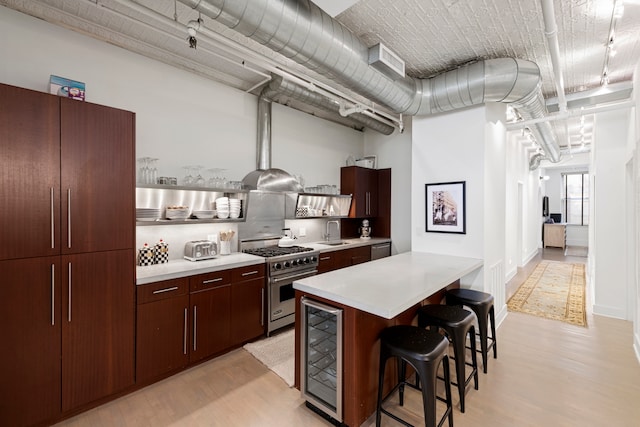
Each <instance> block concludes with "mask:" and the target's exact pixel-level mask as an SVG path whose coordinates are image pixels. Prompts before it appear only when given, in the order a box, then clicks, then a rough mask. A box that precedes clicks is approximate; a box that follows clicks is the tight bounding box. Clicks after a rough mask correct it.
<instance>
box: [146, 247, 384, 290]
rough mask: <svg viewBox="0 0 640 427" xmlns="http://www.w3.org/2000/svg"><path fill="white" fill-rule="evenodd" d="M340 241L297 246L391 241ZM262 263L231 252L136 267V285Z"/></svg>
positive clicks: (322, 250)
mask: <svg viewBox="0 0 640 427" xmlns="http://www.w3.org/2000/svg"><path fill="white" fill-rule="evenodd" d="M342 241H343V242H344V243H345V244H343V245H326V244H322V243H298V245H300V246H305V247H308V248H312V249H314V250H317V251H320V252H331V251H337V250H340V249H347V248H354V247H358V246H368V245H375V244H378V243H385V242H390V241H391V239H386V238H373V237H372V238H371V239H343V240H342ZM264 262H265V258H262V257H259V256H255V255H249V254H245V253H241V252H233V253H231V254H229V255H220V256H218V257H216V258H214V259H210V260H203V261H188V260H186V259H177V260H170V261H169V262H168V263H164V264H155V265H148V266H144V267H136V278H137V279H136V284H137V285H145V284H147V283H153V282H158V281H160V280H169V279H177V278H179V277H187V276H193V275H195V274H202V273H211V272H212V271H219V270H225V269H227V268H237V267H245V266H247V265H255V264H262V263H264Z"/></svg>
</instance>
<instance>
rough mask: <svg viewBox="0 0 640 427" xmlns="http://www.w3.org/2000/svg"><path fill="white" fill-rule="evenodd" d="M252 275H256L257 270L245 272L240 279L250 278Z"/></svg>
mask: <svg viewBox="0 0 640 427" xmlns="http://www.w3.org/2000/svg"><path fill="white" fill-rule="evenodd" d="M252 274H258V270H253V271H247V272H246V273H242V277H244V276H251V275H252Z"/></svg>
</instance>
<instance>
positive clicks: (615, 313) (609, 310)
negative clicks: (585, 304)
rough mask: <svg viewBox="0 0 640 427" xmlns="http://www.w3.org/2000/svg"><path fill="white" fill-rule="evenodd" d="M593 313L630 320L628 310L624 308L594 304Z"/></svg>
mask: <svg viewBox="0 0 640 427" xmlns="http://www.w3.org/2000/svg"><path fill="white" fill-rule="evenodd" d="M593 314H595V315H598V316H605V317H612V318H614V319H620V320H629V319H627V316H626V311H625V310H624V309H622V308H617V307H611V306H605V305H600V304H594V305H593Z"/></svg>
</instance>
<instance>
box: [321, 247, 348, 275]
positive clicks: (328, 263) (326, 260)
mask: <svg viewBox="0 0 640 427" xmlns="http://www.w3.org/2000/svg"><path fill="white" fill-rule="evenodd" d="M344 260H345V258H344V257H343V256H342V251H340V250H338V251H331V252H323V253H321V254H320V256H319V257H318V261H319V262H318V274H321V273H326V272H327V271H333V270H337V269H339V268H343V267H346V264H345V262H344Z"/></svg>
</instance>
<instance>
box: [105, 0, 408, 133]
mask: <svg viewBox="0 0 640 427" xmlns="http://www.w3.org/2000/svg"><path fill="white" fill-rule="evenodd" d="M112 1H113V2H115V3H116V4H120V5H121V6H124V7H127V8H129V9H130V10H133V11H135V12H138V13H140V14H141V15H143V16H145V17H147V18H150V19H152V20H154V21H156V22H158V23H160V24H162V25H164V26H167V27H169V28H175V29H176V30H178V31H180V32H184V34H185V35H187V34H189V26H188V25H184V24H181V23H180V22H178V21H175V20H172V19H170V18H168V17H166V16H165V15H162V14H160V13H158V12H156V11H155V10H153V9H150V8H148V7H146V6H143V5H141V4H139V3H137V2H135V1H132V0H112ZM98 6H100V7H102V8H104V9H106V10H108V11H109V12H112V13H116V14H118V15H120V16H123V17H125V18H127V19H131V20H135V21H136V22H138V23H141V24H143V25H145V26H149V24H148V23H146V22H143V21H140V20H136V19H134V18H132V17H131V16H128V15H126V14H124V13H122V11H120V10H118V9H114V8H112V7H110V6H108V5H107V4H105V3H99V4H98ZM149 27H150V29H153V30H154V31H158V28H157V27H152V26H149ZM163 33H164V34H165V35H168V36H170V37H173V38H175V37H176V36H175V35H174V34H172V33H169V32H166V31H163ZM197 37H198V38H203V39H204V40H207V41H213V42H215V44H216V48H218V49H220V50H222V51H224V52H226V53H229V54H230V55H233V56H238V55H242V56H244V57H245V58H246V59H247V60H249V61H250V62H252V63H253V64H255V65H257V66H259V67H261V68H263V69H265V70H267V71H269V72H270V73H272V74H275V75H278V76H281V77H282V78H284V79H287V80H290V81H293V82H297V83H298V84H299V85H301V86H304V87H307V89H308V90H310V91H314V92H318V93H320V94H322V95H324V96H325V97H327V98H330V99H332V100H334V101H337V102H342V103H344V104H346V105H348V106H349V108H353V107H354V106H358V107H359V108H361V109H362V114H363V115H365V116H367V117H369V118H370V119H372V120H375V121H378V122H380V123H382V124H383V125H384V126H383V127H386V126H393V127H394V128H397V129H398V130H399V132H402V131H403V130H404V123H403V121H402V116H399V117H395V116H393V115H391V114H388V113H386V112H384V111H382V110H380V109H375V108H374V107H372V106H368V105H364V104H362V103H360V102H359V101H358V100H356V99H354V98H352V97H351V96H349V95H347V94H345V93H342V92H340V91H337V90H335V89H334V88H332V87H330V86H328V85H325V84H323V83H321V82H317V81H313V80H312V79H309V78H308V77H307V76H302V75H298V74H296V73H295V72H294V71H291V70H287V69H286V67H285V66H284V65H283V64H280V63H276V62H273V61H270V60H268V59H267V58H265V57H263V56H262V55H260V54H258V53H256V52H254V51H252V50H251V49H249V48H248V47H246V46H244V45H242V44H240V43H237V42H235V41H233V40H231V39H228V38H226V37H224V36H222V35H220V34H218V33H216V32H214V31H212V30H210V29H208V28H207V27H206V26H204V25H202V24H201V25H199V27H198V28H197ZM198 49H202V48H201V45H199V46H198ZM207 53H211V54H213V55H216V56H218V57H220V58H222V59H224V60H226V61H229V62H233V61H230V60H229V59H227V58H225V57H223V56H222V55H219V54H216V53H214V52H211V51H207ZM234 64H235V65H238V64H237V63H234ZM241 65H242V67H243V68H246V69H249V70H251V71H252V72H254V73H256V74H258V75H260V76H266V78H267V79H266V81H268V80H269V78H270V76H269V75H268V74H265V73H263V72H260V71H258V70H255V69H253V68H251V67H249V66H248V65H247V64H246V63H245V62H243V63H242V64H241ZM263 83H264V82H261V83H259V84H257V85H255V86H254V87H252V88H251V89H250V90H249V91H251V90H253V89H255V88H256V87H259V86H261V85H262V84H263Z"/></svg>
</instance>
